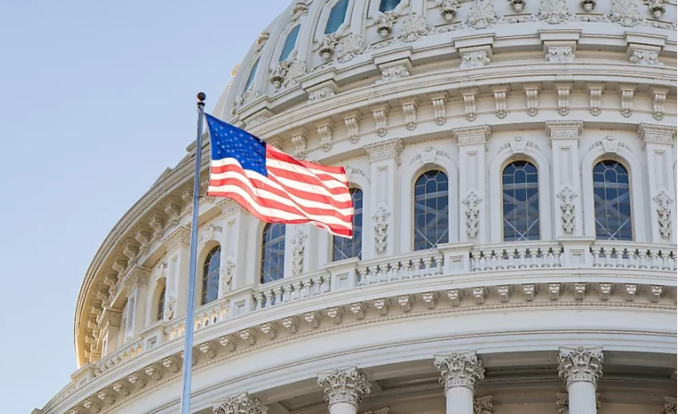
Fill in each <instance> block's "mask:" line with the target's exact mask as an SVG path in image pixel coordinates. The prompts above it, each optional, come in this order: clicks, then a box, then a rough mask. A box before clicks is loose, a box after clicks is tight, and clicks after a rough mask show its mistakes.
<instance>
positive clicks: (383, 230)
mask: <svg viewBox="0 0 678 414" xmlns="http://www.w3.org/2000/svg"><path fill="white" fill-rule="evenodd" d="M390 216H391V213H389V212H388V211H387V210H386V208H385V207H384V206H383V205H382V206H379V208H378V209H377V212H376V213H374V215H373V216H372V219H373V220H374V221H375V223H374V240H375V246H374V247H375V248H376V249H377V251H378V252H379V253H381V252H383V251H384V250H386V236H387V230H388V218H389V217H390Z"/></svg>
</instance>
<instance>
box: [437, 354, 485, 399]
mask: <svg viewBox="0 0 678 414" xmlns="http://www.w3.org/2000/svg"><path fill="white" fill-rule="evenodd" d="M434 364H435V366H436V368H438V370H439V371H440V374H441V378H440V382H441V383H442V384H443V385H444V386H445V390H448V389H450V388H457V387H465V388H470V389H471V390H475V388H476V385H477V384H478V382H480V381H482V380H483V379H484V378H485V368H483V364H482V361H481V360H479V359H478V357H477V356H476V354H475V352H470V351H469V352H460V353H453V354H451V355H446V356H436V357H435V360H434Z"/></svg>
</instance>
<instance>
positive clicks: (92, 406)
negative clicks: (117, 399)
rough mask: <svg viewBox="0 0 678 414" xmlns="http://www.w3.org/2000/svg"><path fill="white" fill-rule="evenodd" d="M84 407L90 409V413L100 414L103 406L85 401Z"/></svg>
mask: <svg viewBox="0 0 678 414" xmlns="http://www.w3.org/2000/svg"><path fill="white" fill-rule="evenodd" d="M82 406H83V407H85V408H86V409H88V410H89V411H90V412H92V413H95V414H96V413H98V412H99V411H101V405H99V404H97V403H96V402H94V401H92V400H85V401H84V402H83V403H82Z"/></svg>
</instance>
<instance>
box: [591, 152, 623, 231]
mask: <svg viewBox="0 0 678 414" xmlns="http://www.w3.org/2000/svg"><path fill="white" fill-rule="evenodd" d="M593 209H594V211H595V219H596V238H597V239H601V240H633V230H632V225H631V224H632V223H631V188H630V186H629V173H628V171H627V170H626V167H624V166H623V165H622V164H620V163H619V162H617V161H612V160H604V161H601V162H599V163H598V164H596V165H595V166H594V167H593Z"/></svg>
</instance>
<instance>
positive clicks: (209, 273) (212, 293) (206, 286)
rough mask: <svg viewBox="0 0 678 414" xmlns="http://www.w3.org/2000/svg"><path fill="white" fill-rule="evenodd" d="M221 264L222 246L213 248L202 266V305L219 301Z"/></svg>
mask: <svg viewBox="0 0 678 414" xmlns="http://www.w3.org/2000/svg"><path fill="white" fill-rule="evenodd" d="M220 264H221V246H217V247H215V248H213V249H212V250H211V251H210V252H209V254H208V255H207V257H206V258H205V263H204V264H203V266H202V301H201V304H203V305H204V304H206V303H210V302H212V301H214V300H217V297H218V296H219V266H220Z"/></svg>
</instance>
